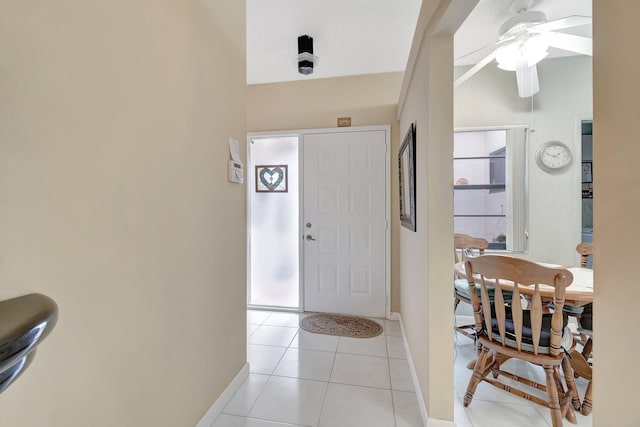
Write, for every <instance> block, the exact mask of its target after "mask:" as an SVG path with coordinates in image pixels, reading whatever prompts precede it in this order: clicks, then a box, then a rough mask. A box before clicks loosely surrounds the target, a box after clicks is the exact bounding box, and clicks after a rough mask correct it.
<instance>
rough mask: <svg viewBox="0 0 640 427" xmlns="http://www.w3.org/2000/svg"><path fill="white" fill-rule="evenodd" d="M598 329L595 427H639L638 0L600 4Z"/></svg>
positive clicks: (596, 81)
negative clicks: (635, 326) (634, 328)
mask: <svg viewBox="0 0 640 427" xmlns="http://www.w3.org/2000/svg"><path fill="white" fill-rule="evenodd" d="M593 16H594V21H593V22H594V25H593V35H594V38H593V48H594V49H593V51H594V53H593V102H594V105H593V147H594V153H593V160H594V164H595V165H597V168H594V173H596V174H597V181H596V182H595V184H594V204H593V206H594V230H595V236H594V240H595V242H596V254H595V257H594V273H595V286H596V289H595V303H594V312H595V325H594V333H595V336H596V337H597V340H596V346H597V347H596V348H595V349H594V365H595V370H594V392H593V393H594V409H593V425H594V426H620V427H632V426H638V425H640V412H638V411H637V409H636V405H637V400H638V399H637V389H638V378H639V376H638V373H637V372H638V369H637V366H638V354H640V344H639V341H638V340H637V339H635V337H634V336H633V332H632V330H631V329H630V328H629V327H628V325H633V324H635V323H636V321H637V318H638V315H637V313H638V311H639V308H638V307H639V306H638V302H639V301H640V286H638V283H637V280H635V277H636V276H637V272H636V267H635V263H636V262H638V240H639V239H640V227H638V211H640V168H638V166H637V163H638V159H639V158H640V140H639V138H638V99H640V85H638V67H640V56H639V55H638V50H637V42H638V37H637V35H636V33H635V32H634V30H633V28H635V27H634V23H635V22H636V21H637V17H638V16H640V3H638V2H621V1H616V2H610V1H606V0H594V2H593Z"/></svg>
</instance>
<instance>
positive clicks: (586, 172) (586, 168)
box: [582, 162, 593, 182]
mask: <svg viewBox="0 0 640 427" xmlns="http://www.w3.org/2000/svg"><path fill="white" fill-rule="evenodd" d="M591 168H592V163H591V162H582V182H593V170H592V169H591Z"/></svg>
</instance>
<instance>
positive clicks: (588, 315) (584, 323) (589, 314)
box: [580, 304, 593, 331]
mask: <svg viewBox="0 0 640 427" xmlns="http://www.w3.org/2000/svg"><path fill="white" fill-rule="evenodd" d="M581 308H583V309H584V311H583V312H582V316H580V329H584V330H588V331H591V330H593V304H587V305H585V306H584V307H581Z"/></svg>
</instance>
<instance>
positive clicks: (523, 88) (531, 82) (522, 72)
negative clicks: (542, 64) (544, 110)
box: [516, 59, 540, 98]
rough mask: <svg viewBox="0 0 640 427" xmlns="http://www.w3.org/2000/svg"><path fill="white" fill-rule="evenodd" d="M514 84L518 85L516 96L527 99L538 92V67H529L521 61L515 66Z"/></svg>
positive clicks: (525, 62) (524, 61)
mask: <svg viewBox="0 0 640 427" xmlns="http://www.w3.org/2000/svg"><path fill="white" fill-rule="evenodd" d="M516 83H517V84H518V96H520V98H528V97H530V96H533V95H534V94H536V93H538V91H540V83H539V82H538V67H536V66H535V64H534V65H532V66H531V67H529V66H528V65H527V61H526V60H525V59H522V60H521V61H519V62H518V65H516Z"/></svg>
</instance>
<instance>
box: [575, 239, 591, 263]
mask: <svg viewBox="0 0 640 427" xmlns="http://www.w3.org/2000/svg"><path fill="white" fill-rule="evenodd" d="M576 252H578V253H579V254H580V267H586V266H587V263H588V262H589V257H590V256H592V255H593V243H578V246H576Z"/></svg>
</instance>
